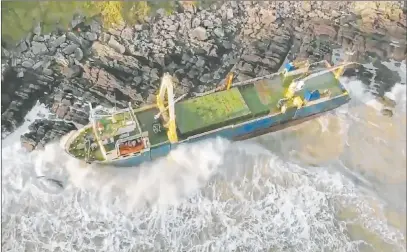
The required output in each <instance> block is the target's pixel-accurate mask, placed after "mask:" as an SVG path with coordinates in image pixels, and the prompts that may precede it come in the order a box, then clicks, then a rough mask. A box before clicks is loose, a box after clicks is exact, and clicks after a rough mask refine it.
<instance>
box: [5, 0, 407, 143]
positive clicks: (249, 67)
mask: <svg viewBox="0 0 407 252" xmlns="http://www.w3.org/2000/svg"><path fill="white" fill-rule="evenodd" d="M145 21H146V22H145V23H143V24H138V25H135V26H129V25H126V24H122V25H121V26H120V27H117V28H115V29H112V28H109V29H103V27H102V24H101V23H100V22H98V21H97V20H96V19H86V18H85V17H81V16H76V17H75V18H74V20H72V22H71V24H72V25H71V29H70V30H68V31H65V30H57V31H54V32H52V33H50V34H45V33H43V31H42V30H43V29H42V27H41V26H40V25H39V26H36V27H35V29H33V31H32V32H31V33H30V34H28V35H27V37H26V38H25V39H23V40H21V41H20V42H19V43H18V45H17V46H16V48H13V49H10V50H6V49H4V48H2V80H3V84H2V104H1V106H2V137H4V136H6V135H7V134H8V133H9V132H12V131H14V130H15V129H16V127H18V126H19V125H20V124H21V123H22V121H23V118H24V116H25V114H26V113H27V111H29V110H30V109H31V107H32V106H33V105H34V104H35V102H36V101H37V100H40V101H41V102H44V103H45V104H46V105H47V106H49V108H50V109H51V111H52V112H53V115H51V117H50V118H48V119H43V120H40V121H37V122H35V125H33V126H32V127H31V132H30V133H29V134H26V135H24V136H23V137H22V140H23V142H24V143H25V145H26V146H28V148H29V149H34V148H35V147H36V146H37V145H38V144H39V143H40V144H39V145H40V146H43V145H44V144H46V143H47V142H48V141H50V140H52V139H55V138H58V137H59V136H61V135H63V134H66V132H68V131H69V130H72V129H73V128H75V126H73V124H69V125H68V124H66V125H65V124H64V123H63V122H58V123H54V120H55V119H63V120H65V121H71V122H75V123H76V124H79V125H83V124H86V123H87V120H88V119H87V118H88V107H87V104H86V103H88V102H91V103H95V104H102V105H104V106H112V105H113V104H116V105H117V106H119V107H120V106H125V105H126V104H127V102H128V101H132V102H133V103H135V104H138V105H141V104H145V103H150V102H152V101H153V99H154V94H155V93H156V91H157V88H158V87H159V78H160V77H161V75H162V74H163V72H169V73H171V74H172V75H173V76H175V77H176V79H177V81H176V82H177V83H178V84H177V86H176V95H180V94H183V93H186V92H193V91H198V92H202V91H205V90H209V89H212V88H213V87H214V86H216V85H217V84H219V82H221V81H222V80H223V79H224V78H225V76H226V75H227V73H228V72H229V71H230V70H231V69H233V70H234V71H235V72H236V73H237V74H236V78H235V80H244V79H248V78H251V77H254V76H259V75H265V74H268V73H272V72H275V71H276V70H277V69H278V68H279V67H280V65H281V64H282V62H283V61H284V59H285V58H286V56H287V55H288V54H289V51H290V50H291V52H290V55H289V57H291V58H294V57H295V58H310V59H312V60H313V59H314V60H319V59H324V58H325V59H328V60H331V59H332V57H334V58H335V55H332V54H333V53H332V52H333V49H335V48H343V49H345V50H348V51H353V52H354V54H353V57H354V60H366V59H367V57H368V56H370V57H374V58H378V59H388V58H392V59H395V60H397V61H401V60H403V59H405V58H406V27H405V25H406V14H405V7H404V6H402V5H401V4H400V3H399V2H377V3H376V2H369V3H365V2H340V1H338V2H310V1H305V2H246V1H245V2H226V3H214V4H212V5H211V6H209V7H208V8H206V9H203V8H196V7H195V6H193V5H190V4H186V3H182V2H181V3H180V4H179V6H178V8H177V12H175V13H173V14H172V15H169V16H168V15H165V11H164V10H162V9H160V10H158V11H157V12H156V13H155V15H154V16H152V17H150V18H147V19H146V20H145ZM360 70H361V71H359V74H361V73H363V69H360ZM365 72H366V71H365Z"/></svg>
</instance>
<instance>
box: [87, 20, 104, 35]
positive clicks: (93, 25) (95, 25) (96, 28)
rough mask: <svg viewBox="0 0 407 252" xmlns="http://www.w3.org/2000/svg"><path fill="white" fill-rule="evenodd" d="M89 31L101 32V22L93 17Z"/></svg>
mask: <svg viewBox="0 0 407 252" xmlns="http://www.w3.org/2000/svg"><path fill="white" fill-rule="evenodd" d="M90 31H91V32H93V33H97V34H99V33H101V32H102V26H101V24H100V23H99V22H98V21H96V20H94V19H93V20H92V21H91V22H90Z"/></svg>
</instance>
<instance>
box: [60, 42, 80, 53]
mask: <svg viewBox="0 0 407 252" xmlns="http://www.w3.org/2000/svg"><path fill="white" fill-rule="evenodd" d="M77 48H79V46H78V45H77V44H72V45H68V46H67V47H65V48H64V49H63V50H62V52H63V53H65V54H68V55H69V54H72V53H73V52H75V50H76V49H77Z"/></svg>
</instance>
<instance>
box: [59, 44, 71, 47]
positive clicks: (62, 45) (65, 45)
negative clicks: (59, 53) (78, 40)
mask: <svg viewBox="0 0 407 252" xmlns="http://www.w3.org/2000/svg"><path fill="white" fill-rule="evenodd" d="M68 45H69V44H68V43H62V44H60V45H59V47H61V48H65V47H67V46H68Z"/></svg>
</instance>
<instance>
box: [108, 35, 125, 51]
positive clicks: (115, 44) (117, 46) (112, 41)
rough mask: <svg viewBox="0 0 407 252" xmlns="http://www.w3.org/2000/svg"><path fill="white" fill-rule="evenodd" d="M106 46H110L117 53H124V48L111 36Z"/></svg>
mask: <svg viewBox="0 0 407 252" xmlns="http://www.w3.org/2000/svg"><path fill="white" fill-rule="evenodd" d="M107 44H108V46H110V47H111V48H113V49H114V50H115V51H116V52H118V53H122V54H123V53H124V52H125V51H126V48H125V47H124V46H123V45H122V44H120V43H119V42H117V41H116V40H115V39H114V37H113V36H111V37H110V40H109V42H108V43H107Z"/></svg>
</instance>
